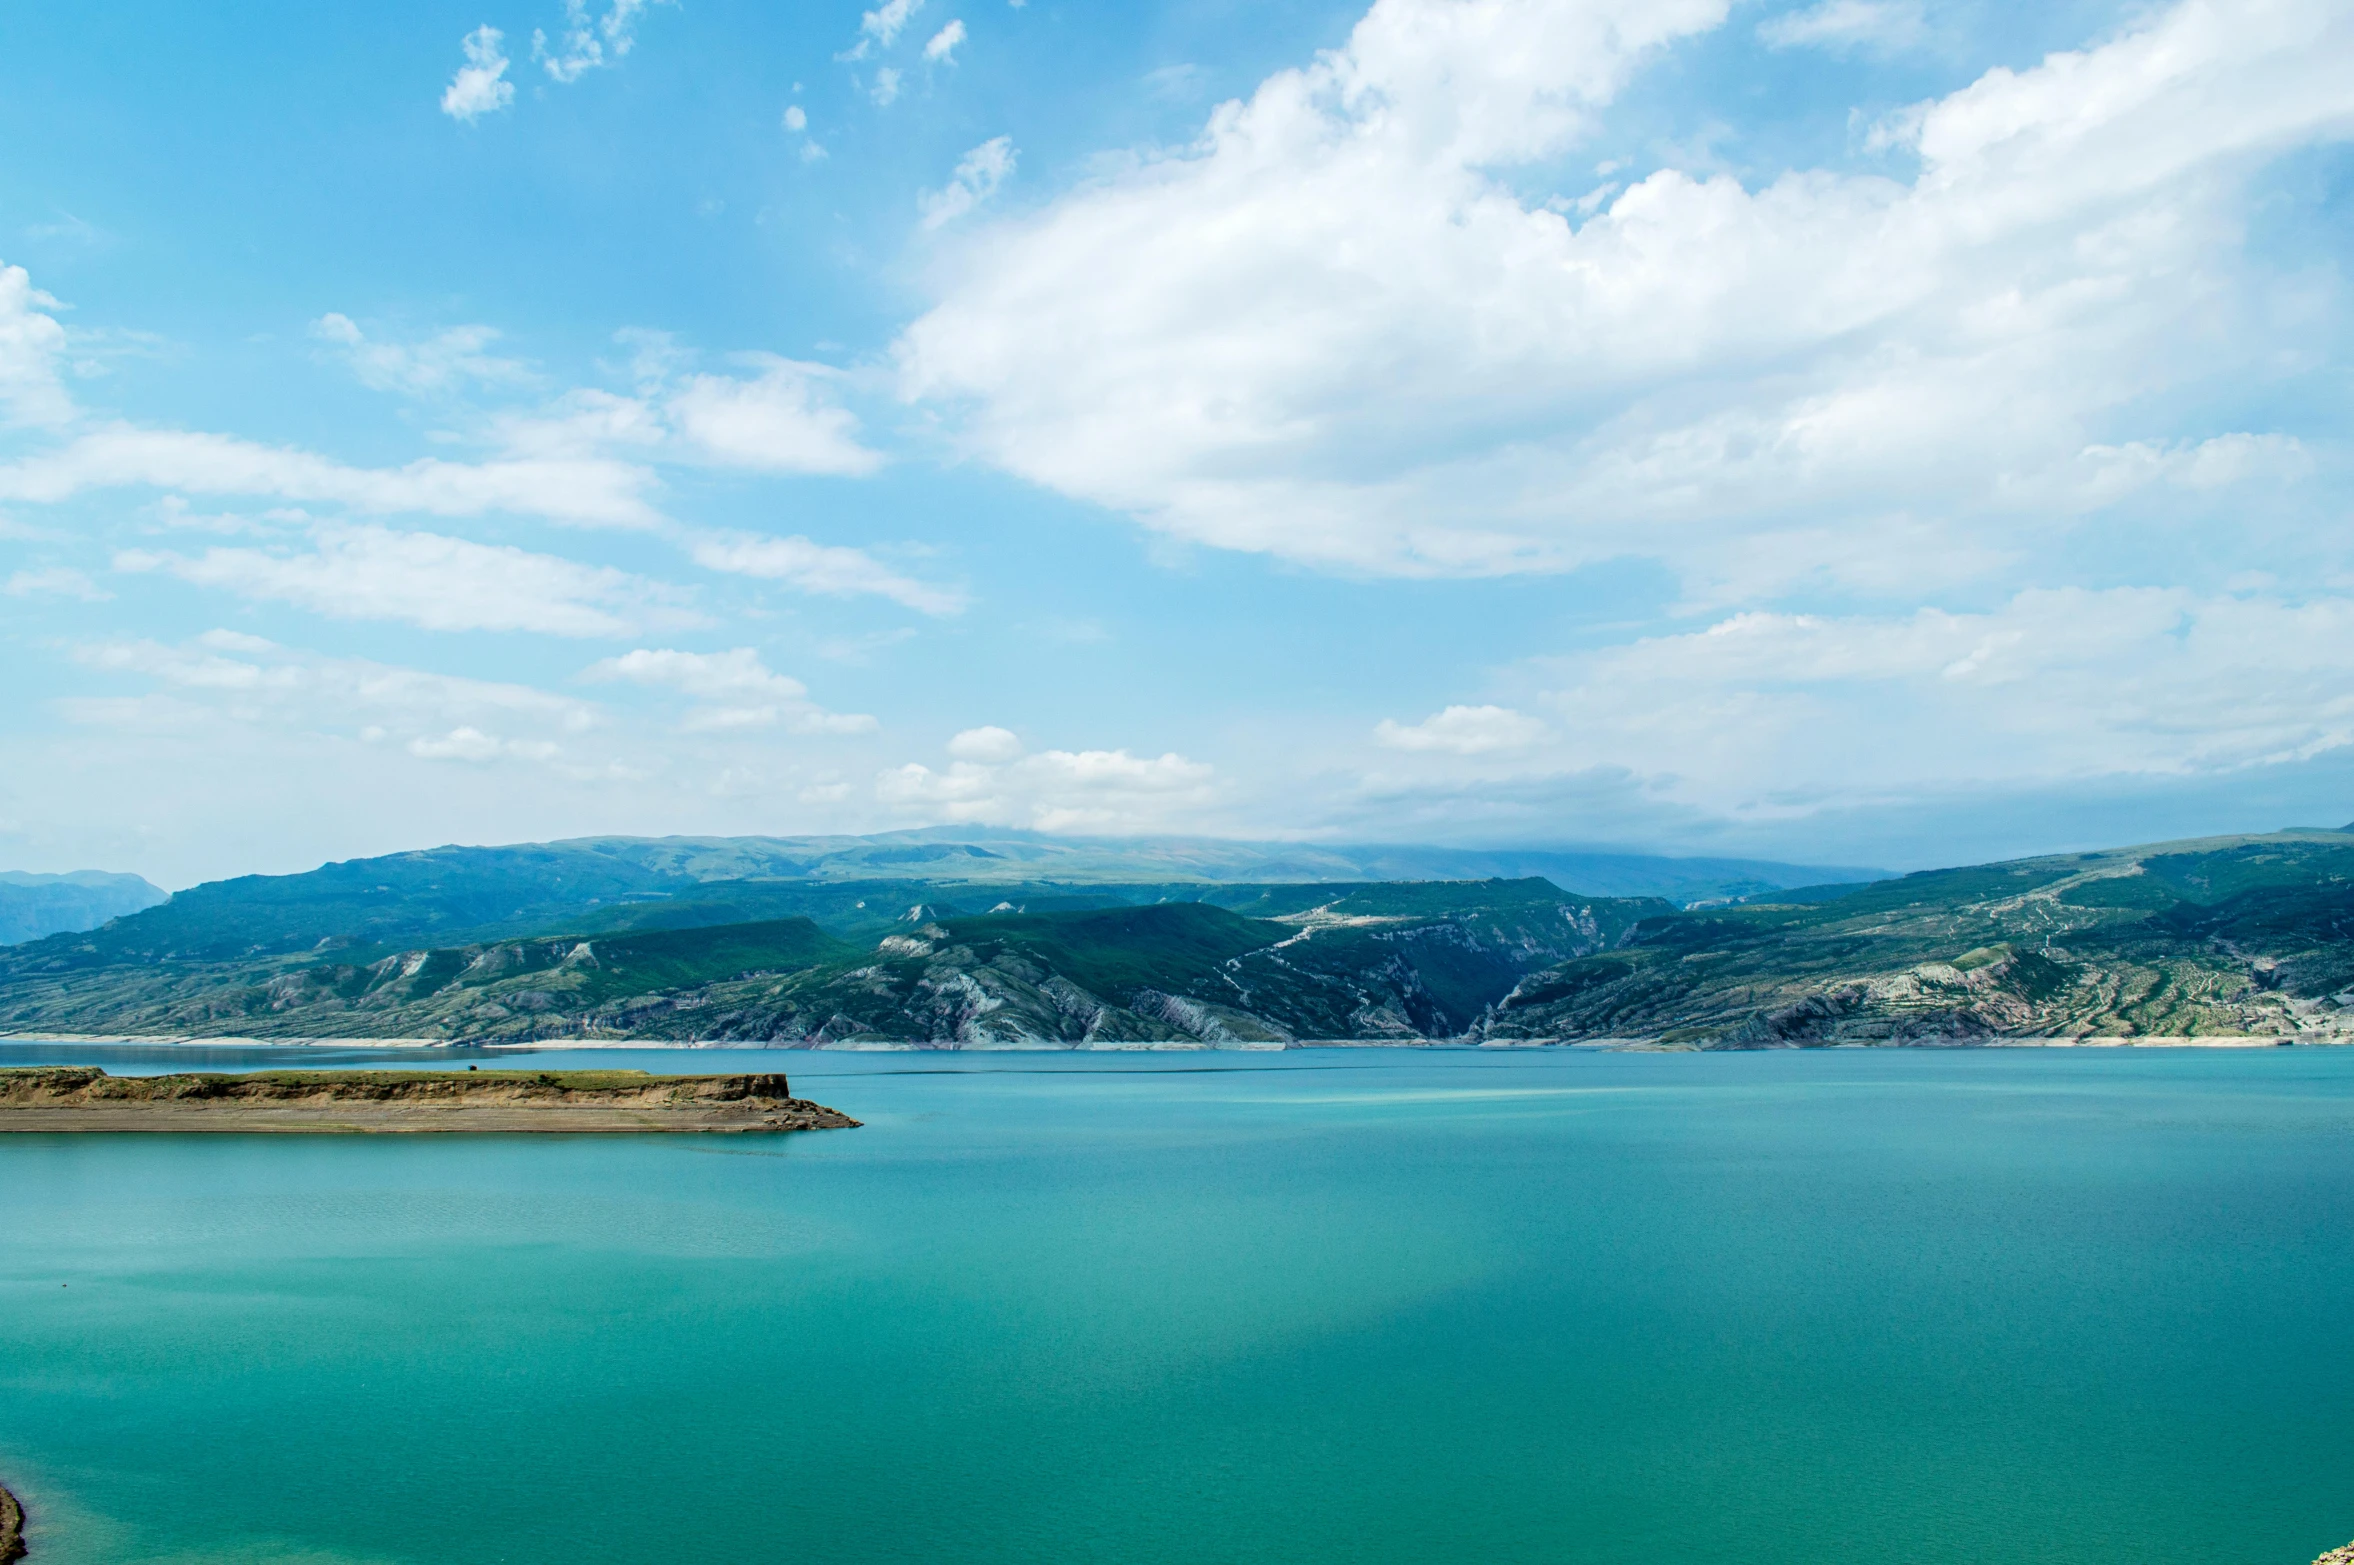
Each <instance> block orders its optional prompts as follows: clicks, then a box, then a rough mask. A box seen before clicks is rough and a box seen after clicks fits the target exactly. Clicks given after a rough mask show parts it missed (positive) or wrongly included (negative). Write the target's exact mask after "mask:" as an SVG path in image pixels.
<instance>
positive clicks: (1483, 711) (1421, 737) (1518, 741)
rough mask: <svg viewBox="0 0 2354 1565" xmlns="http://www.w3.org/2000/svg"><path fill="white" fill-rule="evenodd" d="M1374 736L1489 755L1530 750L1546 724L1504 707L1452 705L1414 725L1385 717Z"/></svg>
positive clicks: (1396, 743) (1400, 745)
mask: <svg viewBox="0 0 2354 1565" xmlns="http://www.w3.org/2000/svg"><path fill="white" fill-rule="evenodd" d="M1373 732H1374V737H1375V738H1376V739H1378V740H1379V741H1380V742H1381V743H1383V744H1385V745H1387V746H1389V747H1390V748H1391V749H1393V750H1443V751H1446V752H1448V753H1449V754H1453V755H1488V754H1493V753H1496V752H1499V751H1511V750H1526V749H1528V748H1529V747H1530V746H1532V745H1534V744H1536V743H1537V742H1538V741H1539V740H1541V739H1543V738H1544V737H1545V725H1544V724H1543V723H1541V722H1539V721H1537V720H1536V719H1535V718H1533V717H1525V716H1523V715H1522V714H1520V713H1518V712H1515V711H1513V710H1512V709H1511V708H1510V707H1503V706H1451V707H1448V708H1447V709H1446V710H1445V711H1443V712H1434V713H1433V714H1431V715H1430V716H1429V717H1426V718H1424V719H1423V720H1422V721H1421V722H1419V723H1414V724H1411V725H1408V724H1403V723H1398V722H1395V721H1392V720H1391V719H1389V718H1386V717H1385V718H1383V719H1382V720H1381V722H1380V723H1379V724H1377V725H1376V726H1375V728H1374V731H1373Z"/></svg>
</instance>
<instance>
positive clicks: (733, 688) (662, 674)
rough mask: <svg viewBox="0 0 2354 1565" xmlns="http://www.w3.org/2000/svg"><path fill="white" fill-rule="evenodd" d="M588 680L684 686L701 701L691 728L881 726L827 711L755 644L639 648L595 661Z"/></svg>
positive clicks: (855, 729) (841, 730) (852, 730)
mask: <svg viewBox="0 0 2354 1565" xmlns="http://www.w3.org/2000/svg"><path fill="white" fill-rule="evenodd" d="M582 677H583V678H585V679H592V680H603V681H614V680H626V681H628V682H629V683H632V684H638V685H663V686H668V687H670V688H672V689H676V690H679V691H683V692H684V693H685V694H686V695H688V696H690V697H692V698H693V699H694V700H695V701H697V702H699V703H701V704H700V705H699V706H698V707H697V708H696V710H694V711H693V712H691V713H690V714H689V715H688V717H687V721H686V727H687V728H688V729H689V730H690V731H708V730H715V729H716V730H726V729H744V728H766V727H771V726H775V725H777V724H780V723H781V724H783V725H784V726H786V727H788V728H790V729H792V730H793V731H794V732H796V733H808V734H863V733H872V732H873V731H874V730H875V728H876V726H877V725H876V723H875V720H874V719H873V718H872V717H868V716H865V715H864V714H860V713H840V712H828V711H826V710H825V709H824V708H822V707H819V706H817V705H816V704H815V703H813V702H811V701H810V699H809V687H808V686H807V685H804V684H802V683H801V681H799V680H798V679H794V678H791V677H789V676H787V675H784V674H779V673H775V672H773V671H772V670H771V669H770V668H769V667H768V665H767V664H765V663H763V662H762V661H761V660H760V654H759V653H758V652H757V651H755V650H753V649H752V648H750V647H738V648H736V649H735V650H734V651H732V652H680V651H676V650H673V649H671V648H667V647H664V648H649V647H640V648H639V649H637V650H636V651H634V652H627V653H624V654H622V655H621V656H620V657H614V658H606V659H604V660H603V661H602V662H598V663H595V664H592V665H590V667H589V668H588V669H587V670H586V671H585V673H584V674H583V675H582Z"/></svg>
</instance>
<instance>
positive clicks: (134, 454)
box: [0, 424, 662, 527]
mask: <svg viewBox="0 0 2354 1565" xmlns="http://www.w3.org/2000/svg"><path fill="white" fill-rule="evenodd" d="M652 483H653V475H652V474H650V473H648V472H647V471H646V470H645V469H644V468H642V467H637V466H634V465H631V464H627V463H621V462H614V461H608V460H604V459H601V458H588V457H577V458H563V459H538V458H533V459H522V460H515V461H495V462H481V463H466V462H444V461H440V460H438V459H431V458H428V459H424V460H420V461H416V462H411V463H410V464H408V465H407V466H406V467H398V468H364V467H347V466H345V465H343V464H342V463H339V462H335V461H331V460H329V459H328V458H326V457H322V456H317V455H314V454H313V453H311V452H308V451H302V450H299V449H296V448H294V447H291V446H265V445H261V444H258V443H256V442H253V441H249V440H239V439H237V438H235V437H233V436H229V435H213V434H204V433H199V432H194V431H185V430H167V429H141V428H138V427H137V426H135V425H130V424H112V425H107V426H105V427H103V428H100V429H97V430H95V431H93V432H91V433H89V434H86V435H83V436H82V437H80V438H79V439H77V440H75V441H73V442H72V443H70V444H68V445H67V446H65V447H63V448H62V449H60V450H57V451H52V452H49V453H46V454H43V455H40V456H34V457H28V458H26V459H24V460H23V461H20V462H16V463H13V464H10V465H5V466H0V500H27V501H37V502H44V503H47V502H54V501H58V500H64V499H67V498H69V497H71V496H73V495H76V494H80V493H82V492H84V491H85V490H90V489H113V488H123V487H127V486H133V485H144V486H149V487H153V488H158V489H176V490H180V491H182V492H183V493H189V494H238V495H266V496H270V497H273V498H276V499H281V500H292V501H298V502H311V501H326V502H332V503H335V504H339V505H347V506H350V507H351V508H352V509H354V510H357V511H367V512H373V513H377V514H390V513H394V512H401V511H415V512H423V513H426V514H428V515H433V516H478V515H481V514H482V513H484V512H486V511H513V512H517V513H519V514H523V515H530V516H544V517H546V518H548V519H549V520H551V521H559V522H571V523H575V524H579V525H584V526H607V527H643V526H650V525H653V524H654V523H656V522H659V521H660V520H661V519H662V518H661V513H659V512H658V511H656V510H655V509H654V508H653V507H652V506H650V505H648V504H647V503H646V501H645V499H644V498H643V495H644V492H645V490H647V489H648V488H650V487H651V486H652Z"/></svg>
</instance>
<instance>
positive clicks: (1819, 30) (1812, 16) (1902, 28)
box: [1757, 0, 1929, 52]
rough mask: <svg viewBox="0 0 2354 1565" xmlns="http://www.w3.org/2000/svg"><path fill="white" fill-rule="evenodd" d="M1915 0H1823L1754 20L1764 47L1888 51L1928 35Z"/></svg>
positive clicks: (1918, 2) (1923, 16) (1926, 21)
mask: <svg viewBox="0 0 2354 1565" xmlns="http://www.w3.org/2000/svg"><path fill="white" fill-rule="evenodd" d="M1928 32H1929V27H1928V18H1927V17H1926V16H1925V15H1924V14H1923V11H1922V7H1921V5H1920V0H1822V3H1821V4H1819V5H1813V6H1809V7H1807V8H1806V9H1804V10H1800V11H1784V12H1783V13H1782V14H1780V15H1779V16H1769V17H1767V18H1766V19H1765V20H1764V21H1763V22H1760V23H1759V24H1758V28H1757V36H1758V37H1759V38H1760V39H1762V40H1763V41H1764V42H1765V43H1766V45H1767V46H1768V47H1769V48H1774V49H1792V48H1801V47H1806V46H1812V47H1815V48H1823V49H1830V50H1832V51H1834V52H1843V51H1847V50H1853V49H1868V50H1872V51H1874V52H1889V51H1893V50H1897V49H1907V48H1911V47H1912V46H1913V45H1915V44H1917V43H1919V42H1921V40H1922V39H1924V38H1926V37H1927V36H1928Z"/></svg>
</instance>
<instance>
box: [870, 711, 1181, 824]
mask: <svg viewBox="0 0 2354 1565" xmlns="http://www.w3.org/2000/svg"><path fill="white" fill-rule="evenodd" d="M1001 731H1002V730H1001ZM1216 793H1217V788H1216V773H1215V771H1214V770H1213V769H1212V768H1210V767H1209V766H1207V765H1204V764H1202V763H1200V762H1197V761H1189V760H1187V759H1186V758H1185V757H1184V756H1181V755H1178V754H1176V753H1174V752H1171V753H1169V754H1166V755H1161V756H1152V757H1148V756H1136V755H1131V754H1129V753H1128V752H1127V751H1126V750H1077V751H1073V750H1045V751H1041V752H1039V753H1038V754H1036V755H1025V756H1020V757H1018V758H1016V759H1011V760H1008V761H1005V762H1003V763H1000V764H991V763H986V762H982V761H977V760H959V761H956V762H954V763H952V764H951V765H950V766H948V768H947V769H946V770H944V771H934V770H933V769H932V768H930V767H928V766H924V765H921V764H918V763H910V764H908V765H905V766H900V767H894V768H892V769H890V770H888V771H885V772H883V773H881V774H880V775H879V776H878V777H877V778H876V779H875V796H876V798H877V799H878V800H879V801H880V802H881V803H882V804H883V805H884V806H886V807H887V808H890V809H893V810H895V811H897V812H899V813H900V814H901V815H902V817H903V818H907V819H918V820H927V821H953V822H959V823H966V822H970V823H977V824H988V825H998V826H1026V827H1030V828H1033V829H1035V830H1038V831H1072V832H1107V833H1125V832H1141V831H1153V830H1164V829H1167V828H1168V827H1170V826H1172V825H1175V824H1178V823H1180V822H1183V821H1186V820H1189V819H1192V818H1194V817H1195V815H1196V814H1197V813H1198V812H1199V811H1200V810H1201V809H1202V808H1203V807H1205V806H1206V805H1208V804H1209V803H1210V802H1211V801H1212V800H1213V799H1214V798H1215V797H1216Z"/></svg>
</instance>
